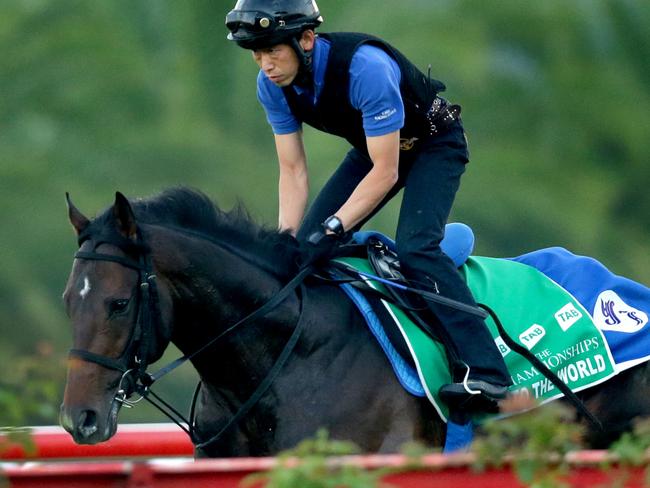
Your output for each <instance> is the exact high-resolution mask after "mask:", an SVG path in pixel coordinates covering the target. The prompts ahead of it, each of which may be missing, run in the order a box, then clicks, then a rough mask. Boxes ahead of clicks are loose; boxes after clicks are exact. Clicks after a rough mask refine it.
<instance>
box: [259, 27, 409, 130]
mask: <svg viewBox="0 0 650 488" xmlns="http://www.w3.org/2000/svg"><path fill="white" fill-rule="evenodd" d="M329 51H330V42H329V41H327V40H326V39H323V38H320V37H317V38H316V44H315V46H314V55H313V69H314V93H313V102H314V104H315V103H316V102H317V101H318V97H319V96H320V93H321V92H322V90H323V84H324V80H325V71H326V68H327V59H328V57H329ZM401 76H402V74H401V72H400V69H399V66H398V65H397V63H396V62H395V60H394V59H393V58H391V57H390V56H389V55H388V54H387V53H386V52H385V51H383V50H382V49H381V48H378V47H375V46H371V45H368V44H363V45H361V47H359V49H357V50H356V51H355V53H354V55H353V56H352V61H351V63H350V92H349V97H350V104H351V105H352V106H353V107H354V108H355V109H357V110H359V111H360V112H361V114H362V117H363V128H364V131H365V133H366V135H367V136H370V137H373V136H383V135H385V134H389V133H391V132H394V131H396V130H399V129H401V128H402V127H403V126H404V104H403V102H402V95H401V93H400V90H399V84H400V79H401ZM291 88H292V89H294V90H296V92H298V93H300V94H302V93H301V92H302V90H301V89H300V88H299V87H297V86H295V85H292V87H291ZM257 98H258V100H259V101H260V103H261V104H262V106H263V107H264V110H265V111H266V118H267V120H268V122H269V124H270V125H271V127H272V129H273V132H274V133H275V134H291V133H293V132H296V131H298V130H300V128H301V123H300V121H299V120H297V119H296V118H295V117H294V116H293V114H292V113H291V110H290V109H289V104H288V103H287V100H286V98H285V96H284V93H283V92H282V88H280V87H278V86H277V85H275V84H274V83H273V82H272V81H271V80H269V79H268V78H267V77H266V75H265V74H264V72H263V71H261V70H260V72H259V74H258V76H257Z"/></svg>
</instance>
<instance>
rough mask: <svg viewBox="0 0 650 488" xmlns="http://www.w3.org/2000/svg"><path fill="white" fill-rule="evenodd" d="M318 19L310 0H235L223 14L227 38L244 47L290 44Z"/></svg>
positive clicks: (318, 23) (312, 27) (319, 19)
mask: <svg viewBox="0 0 650 488" xmlns="http://www.w3.org/2000/svg"><path fill="white" fill-rule="evenodd" d="M322 22H323V18H322V17H321V15H320V12H319V11H318V5H316V2H315V1H314V0H238V1H237V4H236V5H235V8H233V9H232V10H231V11H230V12H229V13H228V15H227V16H226V26H227V27H228V30H229V31H230V33H229V34H228V39H229V40H231V41H235V42H236V43H237V44H239V45H240V46H241V47H243V48H244V49H257V48H264V47H269V46H274V45H276V44H282V43H290V42H291V40H292V39H295V38H296V37H298V36H299V35H300V34H301V33H302V32H303V31H305V30H307V29H315V28H316V27H318V26H319V25H320V24H321V23H322Z"/></svg>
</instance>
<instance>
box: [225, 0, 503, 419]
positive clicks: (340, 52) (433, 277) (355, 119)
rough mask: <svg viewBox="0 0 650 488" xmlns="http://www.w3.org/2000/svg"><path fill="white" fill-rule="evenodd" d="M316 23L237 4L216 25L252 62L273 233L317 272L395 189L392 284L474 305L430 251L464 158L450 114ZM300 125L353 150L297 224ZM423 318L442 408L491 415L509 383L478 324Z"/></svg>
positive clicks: (393, 63) (356, 42)
mask: <svg viewBox="0 0 650 488" xmlns="http://www.w3.org/2000/svg"><path fill="white" fill-rule="evenodd" d="M322 21H323V19H322V17H321V15H320V12H319V10H318V6H317V5H316V2H315V1H313V0H285V1H277V0H276V1H274V0H239V1H238V2H237V4H236V5H235V7H234V9H233V10H232V11H231V12H230V13H228V15H227V17H226V25H227V27H228V30H229V31H230V32H229V34H228V39H229V40H231V41H235V42H236V43H237V44H238V45H239V46H241V47H243V48H245V49H249V50H251V51H252V54H253V59H254V60H255V62H256V63H257V64H258V66H259V67H260V72H259V75H258V78H257V96H258V99H259V101H260V103H261V104H262V106H263V107H264V110H265V111H266V116H267V119H268V122H269V124H270V125H271V128H272V130H273V133H274V137H275V145H276V150H277V154H278V159H279V165H280V177H279V193H280V194H279V226H280V229H281V230H285V231H289V232H291V233H292V234H293V235H295V236H296V237H297V239H298V240H299V242H301V246H302V247H303V249H304V253H303V255H304V256H305V257H304V260H303V265H305V264H312V263H314V262H317V261H323V260H325V259H326V258H328V257H330V256H331V255H332V253H333V249H334V247H335V246H336V245H337V243H338V241H339V240H341V238H343V237H344V236H347V233H348V232H350V231H356V230H358V229H359V228H360V227H361V226H362V225H363V224H364V223H365V222H366V221H367V220H368V219H370V218H371V217H372V216H373V215H374V214H375V213H376V212H378V211H379V210H380V209H381V208H382V207H383V206H384V204H385V203H386V202H388V201H389V200H390V199H391V198H392V197H393V196H395V194H396V193H397V192H399V191H400V190H402V189H403V190H404V195H403V201H402V207H401V211H400V216H399V222H398V226H397V233H396V239H395V240H396V244H397V251H398V255H399V259H400V262H401V266H402V272H403V273H404V275H405V276H406V277H407V278H408V279H409V280H410V281H411V282H412V283H414V284H415V285H416V286H418V287H420V288H422V289H426V290H429V291H433V292H435V293H439V294H440V295H442V296H445V297H448V298H452V299H454V300H457V301H461V302H464V303H467V304H471V305H475V302H474V299H473V297H472V295H471V292H470V290H469V289H468V287H467V286H466V284H465V282H464V281H463V279H462V277H461V276H460V274H459V273H458V271H457V270H456V268H455V266H454V265H453V263H452V261H451V260H450V259H449V258H448V257H447V256H445V254H443V253H442V251H441V249H440V245H439V244H440V241H441V240H442V237H443V234H444V227H445V223H446V221H447V218H448V216H449V212H450V210H451V206H452V203H453V201H454V197H455V195H456V191H457V190H458V187H459V183H460V177H461V175H462V174H463V172H464V171H465V164H466V163H467V162H468V157H469V154H468V151H467V142H466V138H465V134H464V131H463V126H462V124H461V120H460V116H459V115H460V107H459V106H458V105H451V104H449V103H448V102H447V101H446V100H445V99H443V98H441V97H439V96H438V93H439V92H442V91H443V90H444V89H445V86H444V85H443V84H442V83H441V82H440V81H437V80H435V79H432V78H431V77H430V76H427V75H424V74H423V73H422V72H420V71H419V70H418V69H417V68H416V67H415V66H414V65H413V64H412V63H411V62H410V61H409V60H408V59H407V58H406V57H405V56H404V55H403V54H401V53H400V52H399V51H397V50H396V49H395V48H393V47H392V46H391V45H389V44H388V43H387V42H385V41H383V40H381V39H379V38H376V37H373V36H370V35H366V34H357V33H330V34H318V35H317V34H316V33H315V32H314V31H315V29H316V28H317V27H318V26H319V25H320V24H321V23H322ZM303 122H304V123H306V124H308V125H310V126H312V127H315V128H316V129H319V130H321V131H324V132H327V133H331V134H334V135H337V136H340V137H343V138H345V139H347V140H348V141H349V142H350V144H351V146H352V148H351V149H350V151H349V152H348V153H347V155H346V157H345V158H344V160H343V162H342V163H341V164H340V166H339V167H338V169H337V170H336V171H335V172H334V174H333V175H332V176H331V178H330V179H329V181H328V182H327V183H326V185H325V187H324V188H323V189H322V190H321V192H320V193H319V195H318V196H317V198H316V199H315V201H314V202H313V204H312V205H311V207H310V208H309V210H308V211H307V212H306V213H305V210H306V206H307V199H308V191H309V188H308V178H307V158H306V154H305V149H304V146H303V138H302V130H301V129H302V125H301V124H302V123H303ZM427 306H428V312H429V313H428V314H427V315H426V316H425V319H426V320H427V321H428V322H430V323H431V325H432V326H433V327H434V329H435V330H436V333H437V334H438V336H439V338H440V339H441V341H442V342H443V344H444V345H445V347H446V351H447V355H448V357H449V360H450V365H451V369H452V378H453V382H452V383H451V384H448V385H445V386H443V387H442V388H441V390H440V395H441V397H442V398H443V399H444V400H445V401H447V402H448V403H449V404H450V406H454V405H456V406H459V407H461V408H464V409H466V410H476V411H482V410H494V409H495V408H496V404H497V402H498V400H500V399H503V398H504V397H505V396H506V392H507V387H508V386H509V385H510V384H511V379H510V376H509V375H508V372H507V370H506V367H505V364H504V361H503V358H502V357H501V354H500V353H499V351H498V349H497V347H496V345H495V343H494V341H493V339H492V337H491V335H490V333H489V331H488V329H487V326H486V324H485V322H484V321H483V320H482V319H480V318H478V317H476V316H474V315H469V314H467V313H465V312H462V311H459V310H456V309H453V308H449V307H447V306H444V305H440V304H437V303H432V302H428V303H427Z"/></svg>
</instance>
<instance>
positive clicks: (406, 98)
mask: <svg viewBox="0 0 650 488" xmlns="http://www.w3.org/2000/svg"><path fill="white" fill-rule="evenodd" d="M319 36H320V37H322V38H324V39H326V40H328V41H329V42H330V43H331V48H330V53H329V58H328V61H327V68H326V70H325V82H324V86H323V90H322V92H321V94H320V97H319V99H318V101H317V103H316V105H313V104H311V103H305V102H304V101H301V99H300V97H299V95H298V94H297V93H296V91H295V90H294V89H293V87H292V86H288V87H284V88H283V92H284V96H285V97H286V99H287V102H288V104H289V108H290V109H291V112H292V113H293V115H294V116H295V117H296V118H297V119H298V120H299V121H301V122H304V123H306V124H308V125H310V126H312V127H314V128H316V129H318V130H321V131H323V132H327V133H330V134H334V135H337V136H340V137H343V138H345V139H346V140H347V141H348V142H350V144H352V145H353V146H354V147H356V148H357V149H359V150H361V151H362V152H364V153H367V146H366V135H365V132H364V129H363V118H362V114H361V112H360V111H359V110H357V109H355V108H354V107H352V105H351V104H350V97H349V92H350V88H349V85H350V63H351V62H352V56H353V55H354V53H355V51H356V50H357V49H358V48H359V47H360V46H361V45H362V44H371V45H373V46H377V47H379V48H381V49H383V50H384V51H385V52H386V53H387V54H388V55H389V56H391V57H392V58H393V59H394V60H395V61H396V62H397V64H398V66H399V68H400V71H401V73H402V77H401V81H400V92H401V95H402V101H403V103H404V112H405V122H404V127H403V128H402V129H401V131H400V137H402V138H409V139H410V138H418V139H424V138H426V137H428V136H429V135H430V123H429V119H428V118H427V114H428V113H429V111H430V109H431V108H432V105H433V102H434V99H435V98H436V95H437V94H438V93H439V92H442V91H444V90H445V85H444V84H443V83H442V82H440V81H438V80H434V79H431V78H430V77H429V76H428V75H425V74H424V73H422V72H421V71H420V70H419V69H418V68H417V67H416V66H415V65H414V64H413V63H411V62H410V61H409V60H408V59H407V58H406V56H404V55H403V54H402V53H401V52H399V51H398V50H397V49H395V48H394V47H392V46H391V45H390V44H388V43H387V42H385V41H383V40H382V39H379V38H378V37H374V36H371V35H368V34H359V33H351V32H337V33H329V34H319Z"/></svg>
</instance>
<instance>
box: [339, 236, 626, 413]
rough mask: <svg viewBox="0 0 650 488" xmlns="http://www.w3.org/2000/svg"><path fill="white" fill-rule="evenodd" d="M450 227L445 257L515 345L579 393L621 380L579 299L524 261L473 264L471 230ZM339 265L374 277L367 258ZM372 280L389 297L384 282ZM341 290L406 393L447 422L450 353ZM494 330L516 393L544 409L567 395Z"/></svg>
mask: <svg viewBox="0 0 650 488" xmlns="http://www.w3.org/2000/svg"><path fill="white" fill-rule="evenodd" d="M450 225H452V226H453V227H452V230H451V231H450V228H449V227H448V228H447V231H446V234H445V239H446V241H447V242H445V241H443V243H441V247H442V248H443V251H444V252H446V253H447V254H448V255H450V257H452V259H453V260H454V262H455V263H456V265H457V266H459V271H460V272H461V274H462V276H463V277H464V278H465V280H466V282H467V284H468V286H469V288H470V290H471V291H472V293H473V295H474V297H475V298H476V301H477V302H478V303H484V304H486V305H488V306H489V307H490V308H491V309H492V310H494V311H495V313H496V314H497V315H498V317H499V319H500V321H501V322H502V324H503V326H504V329H505V330H506V331H507V333H508V335H509V336H510V337H511V338H512V339H514V340H515V341H517V342H518V343H519V344H521V345H523V346H524V347H526V348H528V349H529V350H530V351H531V353H533V354H535V355H536V357H537V358H538V359H540V360H541V361H542V362H544V363H545V364H546V366H547V367H549V369H551V370H552V371H553V372H554V373H555V374H557V375H558V376H559V377H560V378H561V379H562V380H563V381H564V382H565V383H567V385H568V386H569V387H570V388H571V389H572V390H573V391H580V390H583V389H585V388H589V387H591V386H594V385H597V384H599V383H601V382H603V381H605V380H607V379H609V378H610V377H612V376H613V375H615V374H616V373H617V369H616V367H615V364H614V360H613V357H612V353H611V352H610V348H609V346H608V344H607V342H606V341H605V338H604V336H603V332H602V331H601V330H600V329H599V328H598V327H597V326H596V324H595V323H594V321H593V319H592V316H591V315H590V313H589V312H588V311H587V310H586V309H585V307H584V306H583V305H582V304H581V303H580V302H579V301H578V300H577V299H576V298H575V297H574V296H573V295H572V294H571V293H569V292H568V291H567V290H566V289H564V288H563V287H561V286H560V285H558V284H557V283H556V282H555V281H553V280H552V279H550V278H549V277H547V276H546V275H545V274H544V273H542V272H541V271H540V270H538V269H536V268H535V267H533V266H531V265H530V264H528V263H525V262H523V260H522V262H519V261H516V260H512V259H496V258H487V257H468V255H469V254H470V253H471V250H472V248H473V242H474V239H473V234H472V233H471V229H469V227H467V226H462V224H450ZM459 226H460V227H459ZM468 232H469V234H470V235H469V236H468ZM371 237H373V238H377V239H379V240H381V241H382V242H385V243H386V244H387V246H388V247H392V248H393V249H394V243H392V241H391V240H390V239H388V238H387V237H385V236H382V235H381V234H378V233H360V234H358V235H356V236H355V239H356V240H357V241H359V242H362V243H363V242H366V241H367V240H368V239H369V238H371ZM338 261H340V262H343V263H345V264H346V265H348V266H351V267H354V268H355V269H357V270H359V271H361V272H363V273H365V274H372V273H373V272H374V271H373V270H372V269H371V266H370V264H369V263H368V261H367V260H366V259H361V258H341V259H339V260H338ZM529 261H530V260H529ZM334 273H335V272H334ZM365 281H366V282H367V284H368V285H369V286H371V287H372V288H375V289H376V290H379V291H383V292H385V288H384V285H383V284H382V283H380V282H379V281H377V280H373V279H371V278H366V279H365ZM341 287H342V288H343V290H344V291H345V293H346V294H347V295H348V296H349V297H350V298H351V300H352V301H353V302H354V303H355V304H356V305H357V307H358V308H359V310H360V312H361V313H362V315H363V316H364V318H365V320H366V323H367V324H368V326H369V328H370V330H371V332H372V333H373V335H374V336H375V337H376V338H377V340H378V342H379V344H380V345H381V347H382V349H383V350H384V352H385V353H386V355H387V357H388V359H389V361H390V363H391V365H392V366H393V370H394V372H395V374H396V376H397V378H398V380H399V381H400V383H401V384H402V385H403V387H404V388H405V389H406V390H407V391H408V392H409V393H411V394H413V395H417V396H426V397H427V398H428V399H429V401H430V402H431V404H432V405H433V406H434V408H435V409H436V410H437V412H438V413H439V415H440V417H441V418H442V419H443V420H445V421H446V419H447V417H448V415H449V412H448V409H447V407H446V405H445V404H444V403H443V402H442V401H441V400H440V398H439V396H438V390H439V388H440V387H441V386H442V385H444V384H446V383H449V382H450V381H451V377H450V374H449V370H448V362H447V358H446V355H445V351H444V348H443V346H442V345H441V344H440V343H438V342H436V341H434V340H433V339H432V338H431V337H430V336H429V335H427V334H426V333H425V332H423V331H422V330H421V329H420V328H419V327H418V326H417V325H415V323H414V322H413V321H412V320H411V319H410V318H409V315H408V313H407V312H404V311H403V310H401V309H399V308H398V307H397V306H395V305H394V304H393V303H390V302H389V301H387V300H380V299H377V298H375V297H370V296H365V295H364V294H363V293H362V292H361V291H359V290H358V289H357V288H355V287H353V286H351V285H350V284H343V285H341ZM380 317H383V320H382V319H380ZM386 317H388V318H386ZM486 323H487V326H488V328H489V330H490V332H491V334H492V337H493V339H494V341H495V344H496V346H497V347H498V348H499V350H500V351H501V354H502V355H503V357H504V360H505V362H506V365H507V367H508V370H509V371H510V374H511V377H512V380H513V385H512V386H511V387H510V390H511V391H512V392H513V393H517V394H523V395H530V396H532V397H534V398H535V399H536V400H537V401H538V402H539V403H541V404H542V403H546V402H549V401H551V400H554V399H556V398H559V397H561V396H562V394H561V393H560V392H559V390H557V388H555V386H554V385H553V384H552V383H551V382H550V381H549V380H547V379H546V378H545V377H544V376H543V375H542V374H541V373H539V371H537V370H536V369H535V368H534V367H533V366H532V365H531V364H530V363H529V362H528V361H527V360H525V359H524V358H523V357H521V356H519V355H518V354H517V353H515V352H514V351H512V350H510V348H509V347H508V346H507V345H506V343H505V341H504V340H503V338H502V337H500V336H499V333H498V330H497V327H496V325H495V324H494V323H493V321H492V319H491V318H489V319H487V320H486ZM475 420H476V421H480V419H475Z"/></svg>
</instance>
